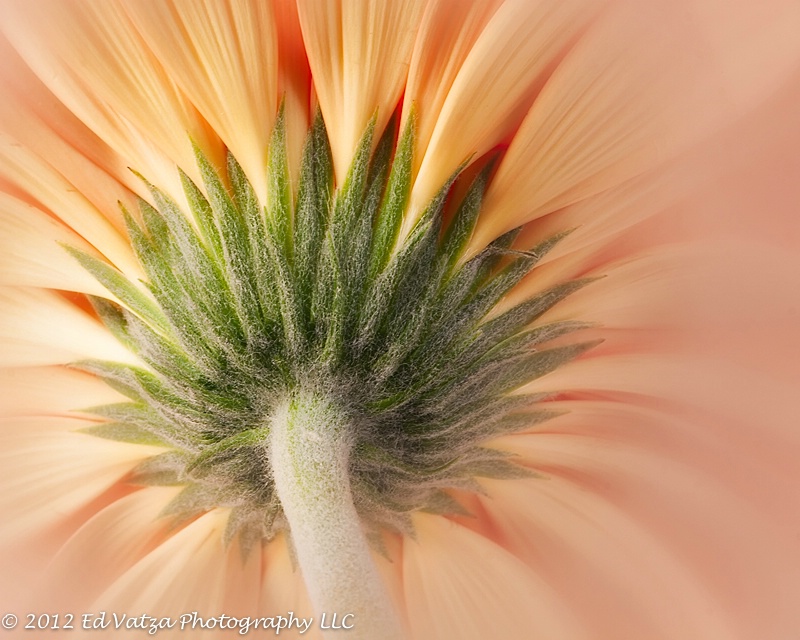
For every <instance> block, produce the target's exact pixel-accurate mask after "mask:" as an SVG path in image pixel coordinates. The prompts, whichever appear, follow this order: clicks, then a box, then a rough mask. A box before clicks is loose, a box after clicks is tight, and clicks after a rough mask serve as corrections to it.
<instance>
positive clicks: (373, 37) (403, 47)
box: [298, 0, 423, 184]
mask: <svg viewBox="0 0 800 640" xmlns="http://www.w3.org/2000/svg"><path fill="white" fill-rule="evenodd" d="M422 7H423V3H422V2H421V1H418V0H415V1H413V2H408V1H402V0H386V1H385V2H380V3H368V2H362V1H361V0H345V1H344V2H339V1H338V0H320V1H319V2H301V3H299V4H298V10H299V15H300V25H301V27H302V29H303V40H304V42H305V46H306V52H307V53H308V60H309V64H310V66H311V72H312V74H313V76H314V88H315V89H316V93H317V98H318V99H319V104H320V108H321V109H322V115H323V117H324V118H325V122H326V124H327V127H328V136H329V137H330V140H331V150H332V153H333V164H334V168H335V171H336V177H337V180H338V181H339V183H340V184H341V183H342V182H343V181H344V177H345V175H346V173H347V169H348V167H349V165H350V160H351V159H352V156H353V152H354V151H355V148H356V144H357V143H358V140H359V138H360V137H361V135H362V133H363V132H364V129H365V128H366V126H367V124H368V123H369V121H370V119H371V118H372V116H373V115H374V114H375V112H376V109H377V116H378V120H377V131H379V132H380V131H382V130H383V128H384V127H385V126H386V123H387V122H388V121H389V118H390V116H391V115H392V112H393V111H394V109H395V107H396V106H397V102H398V100H399V99H400V96H401V94H402V92H403V85H404V83H405V81H406V76H407V73H408V65H409V60H410V59H411V51H412V47H413V46H414V38H415V36H416V30H417V25H418V23H419V20H420V17H421V13H422Z"/></svg>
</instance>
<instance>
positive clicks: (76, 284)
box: [0, 193, 108, 296]
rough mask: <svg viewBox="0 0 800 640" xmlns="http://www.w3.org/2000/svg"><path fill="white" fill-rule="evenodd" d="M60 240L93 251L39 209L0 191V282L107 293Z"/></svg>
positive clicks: (13, 284) (7, 284) (89, 251)
mask: <svg viewBox="0 0 800 640" xmlns="http://www.w3.org/2000/svg"><path fill="white" fill-rule="evenodd" d="M59 243H62V244H65V245H68V246H71V247H75V248H76V249H80V250H81V251H83V252H88V253H96V252H95V251H94V249H93V248H92V247H91V246H90V245H89V244H88V243H87V242H86V241H85V240H83V239H82V238H81V237H80V236H78V235H77V234H75V233H74V232H72V231H71V230H70V229H69V228H67V227H65V226H64V225H63V224H59V222H57V221H56V220H55V219H54V218H52V217H50V216H48V215H47V214H45V213H44V212H43V211H42V210H40V209H38V208H36V207H34V206H32V205H30V204H27V203H25V202H23V201H22V200H18V199H17V198H14V197H13V196H10V195H8V194H6V193H0V284H2V285H6V286H9V285H10V286H23V287H48V288H52V289H63V290H66V291H80V292H82V293H90V294H93V295H106V296H107V295H108V292H107V291H106V290H105V289H104V288H103V286H102V285H101V284H100V283H99V282H97V280H96V279H95V278H94V277H93V276H92V275H91V274H89V272H88V271H86V269H84V268H83V267H81V266H80V264H79V263H78V261H77V260H75V258H73V257H72V256H71V255H69V253H67V251H66V250H65V249H64V248H63V247H61V246H59Z"/></svg>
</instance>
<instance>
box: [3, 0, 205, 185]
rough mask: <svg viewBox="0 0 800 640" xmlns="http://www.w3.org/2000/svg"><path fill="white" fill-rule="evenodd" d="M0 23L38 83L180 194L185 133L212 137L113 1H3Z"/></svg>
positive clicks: (186, 165) (188, 156)
mask: <svg viewBox="0 0 800 640" xmlns="http://www.w3.org/2000/svg"><path fill="white" fill-rule="evenodd" d="M2 28H3V30H4V32H5V34H6V37H7V38H8V39H9V40H10V41H11V42H12V44H13V45H14V47H15V48H16V49H17V50H18V51H19V52H20V55H21V56H22V57H23V58H24V59H25V61H26V62H27V63H28V64H29V65H30V66H31V68H32V69H33V70H34V71H35V72H36V74H37V75H38V76H39V78H41V80H42V82H44V83H45V85H47V87H48V88H49V89H50V90H51V91H52V92H53V93H54V94H55V95H56V96H57V97H58V98H59V99H60V100H61V101H62V102H63V103H64V104H65V105H67V107H68V108H69V109H70V110H72V111H73V112H74V113H75V114H76V115H77V116H78V117H79V118H80V119H81V120H82V121H83V122H84V123H86V124H87V125H88V126H89V127H90V128H91V129H92V130H93V131H95V132H96V133H97V134H98V135H99V136H100V137H101V138H102V139H103V140H104V141H105V142H106V143H108V144H109V146H111V147H112V148H113V149H114V150H115V151H116V152H117V153H119V154H120V155H121V156H122V157H124V158H127V159H128V161H129V162H130V163H131V164H132V165H133V166H134V168H135V169H137V170H139V171H140V172H142V173H144V174H145V175H147V176H148V178H149V179H150V180H151V181H153V182H154V183H155V184H157V185H158V186H161V187H163V188H165V189H167V190H168V191H169V192H170V193H171V194H172V195H173V196H174V197H175V198H176V199H179V200H180V199H182V194H183V191H182V189H181V188H180V184H179V180H178V174H177V172H176V170H175V165H176V164H177V165H178V166H180V167H182V168H183V169H184V170H185V171H186V172H187V173H189V174H190V175H192V176H195V175H197V171H196V168H195V167H196V163H195V160H194V154H193V151H192V148H191V142H190V136H191V137H192V138H194V139H195V140H197V141H198V142H199V143H200V144H201V146H203V148H205V149H206V150H207V151H208V152H211V153H212V154H216V153H217V152H218V149H219V145H218V142H217V139H216V138H215V136H213V134H211V133H210V132H209V130H208V128H207V125H206V124H205V123H204V122H203V120H202V118H201V117H200V116H199V115H198V114H197V112H196V110H195V109H194V107H193V106H192V104H191V103H190V102H189V101H188V100H187V99H186V98H185V97H184V96H183V94H182V93H181V92H180V90H179V89H178V87H177V86H176V85H175V83H174V81H173V80H172V79H171V78H170V77H169V76H168V75H167V74H166V73H165V71H164V69H163V68H162V67H161V65H160V64H159V62H158V61H157V60H156V58H155V57H154V55H153V54H152V53H151V52H150V51H149V50H148V49H147V47H146V46H145V44H144V42H143V41H142V38H141V36H140V35H139V34H138V32H137V31H136V29H135V28H134V26H133V24H132V23H131V22H130V20H129V19H128V18H127V16H126V14H125V12H124V10H123V9H122V7H121V6H120V5H119V3H117V2H111V1H110V2H102V3H64V2H59V1H58V0H55V1H48V0H44V1H42V2H35V3H27V2H13V1H7V2H6V3H5V5H4V20H3V23H2Z"/></svg>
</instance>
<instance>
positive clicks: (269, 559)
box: [258, 534, 322, 640]
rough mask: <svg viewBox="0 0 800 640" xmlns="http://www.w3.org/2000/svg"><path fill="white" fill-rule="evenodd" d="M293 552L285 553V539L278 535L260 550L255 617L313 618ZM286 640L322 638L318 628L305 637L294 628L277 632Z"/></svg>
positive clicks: (314, 627) (311, 629)
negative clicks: (261, 576)
mask: <svg viewBox="0 0 800 640" xmlns="http://www.w3.org/2000/svg"><path fill="white" fill-rule="evenodd" d="M292 558H293V552H291V551H290V550H289V546H288V544H287V541H286V536H285V535H283V534H281V535H279V536H277V537H276V538H275V539H274V540H272V541H271V542H270V543H269V544H267V545H266V547H264V551H263V562H264V579H263V583H262V587H261V602H260V604H259V609H258V613H259V615H261V616H267V617H270V616H276V615H286V613H287V612H289V611H292V612H294V615H295V617H298V618H309V617H314V612H313V609H312V608H311V602H310V601H309V599H308V593H307V592H306V587H305V584H304V583H303V576H302V575H301V574H300V569H299V567H296V566H295V565H294V564H293V559H292ZM284 633H285V634H286V637H287V638H291V639H292V640H298V639H299V638H311V639H312V640H319V639H320V638H321V637H322V635H321V634H320V631H319V625H318V624H314V625H312V626H311V627H310V628H309V630H308V632H307V633H303V634H301V633H300V632H299V631H298V629H297V628H293V629H287V630H285V631H281V637H283V635H284Z"/></svg>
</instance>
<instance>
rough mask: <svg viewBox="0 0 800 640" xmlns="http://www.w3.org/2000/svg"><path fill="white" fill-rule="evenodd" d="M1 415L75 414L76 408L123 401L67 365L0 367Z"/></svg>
mask: <svg viewBox="0 0 800 640" xmlns="http://www.w3.org/2000/svg"><path fill="white" fill-rule="evenodd" d="M0 388H2V389H3V390H4V392H3V394H2V395H0V415H2V416H64V417H75V415H76V414H75V411H76V410H78V409H84V408H89V407H98V406H100V405H102V404H111V403H115V402H124V401H126V400H127V398H126V397H125V396H123V395H122V394H120V393H119V392H117V391H114V390H113V389H112V388H111V387H109V386H108V385H107V384H106V383H105V382H103V381H102V380H100V379H99V378H97V377H95V376H93V375H91V374H88V373H84V372H82V371H78V370H76V369H69V368H66V367H23V368H8V367H4V368H0Z"/></svg>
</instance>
